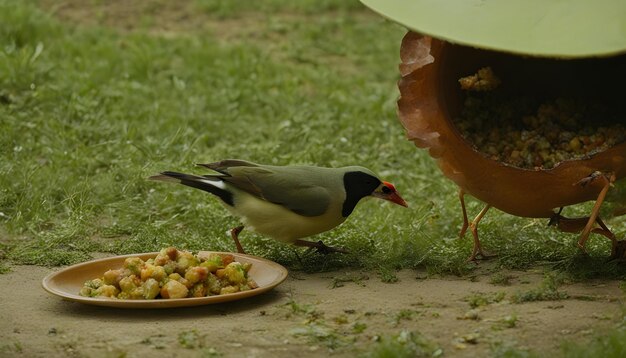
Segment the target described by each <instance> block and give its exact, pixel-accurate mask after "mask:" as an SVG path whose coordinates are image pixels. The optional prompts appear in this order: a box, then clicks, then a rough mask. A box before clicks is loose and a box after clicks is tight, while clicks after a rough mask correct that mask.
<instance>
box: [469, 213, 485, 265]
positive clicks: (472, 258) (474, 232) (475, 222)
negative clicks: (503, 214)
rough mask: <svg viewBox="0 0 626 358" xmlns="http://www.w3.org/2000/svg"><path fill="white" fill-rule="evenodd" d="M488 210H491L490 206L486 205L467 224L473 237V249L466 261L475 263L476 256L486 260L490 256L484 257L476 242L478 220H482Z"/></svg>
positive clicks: (478, 241)
mask: <svg viewBox="0 0 626 358" xmlns="http://www.w3.org/2000/svg"><path fill="white" fill-rule="evenodd" d="M489 208H491V205H489V204H487V205H486V206H485V207H484V208H483V210H481V211H480V213H478V215H477V216H476V217H475V218H474V220H473V221H472V222H471V223H470V224H469V227H470V230H471V231H472V236H473V237H474V249H473V250H472V255H471V256H470V257H469V258H468V259H467V261H476V256H478V255H480V256H481V257H482V258H487V257H489V256H490V255H486V254H485V253H484V252H483V248H482V247H481V246H480V240H478V223H479V222H480V220H482V218H483V216H485V214H486V213H487V211H488V210H489Z"/></svg>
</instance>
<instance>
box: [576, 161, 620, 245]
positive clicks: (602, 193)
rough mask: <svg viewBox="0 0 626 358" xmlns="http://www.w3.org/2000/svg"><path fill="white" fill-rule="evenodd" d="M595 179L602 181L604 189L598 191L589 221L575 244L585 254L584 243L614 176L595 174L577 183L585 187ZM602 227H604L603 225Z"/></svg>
mask: <svg viewBox="0 0 626 358" xmlns="http://www.w3.org/2000/svg"><path fill="white" fill-rule="evenodd" d="M597 178H602V179H604V181H605V184H604V187H602V190H601V191H600V194H598V199H596V203H595V205H594V206H593V209H592V210H591V215H590V216H589V220H587V224H586V225H585V228H584V229H583V232H582V233H581V234H580V239H579V240H578V243H577V246H578V248H579V249H580V250H582V251H583V252H586V251H585V243H586V242H587V239H589V234H590V233H591V231H592V229H593V225H594V224H595V223H596V221H597V219H598V213H599V212H600V206H602V202H604V198H605V197H606V193H607V192H608V191H609V188H610V187H611V185H612V184H613V182H614V181H615V174H613V173H611V174H602V173H600V174H598V173H597V172H596V173H593V174H591V175H590V176H589V177H587V178H584V179H582V180H581V181H579V183H580V185H582V186H585V185H587V184H589V183H590V182H591V181H593V180H595V179H597ZM600 222H602V220H600ZM598 223H599V222H598ZM602 225H604V223H603V224H602ZM602 225H601V226H602ZM605 227H606V226H605ZM607 230H608V229H607ZM611 235H612V234H611Z"/></svg>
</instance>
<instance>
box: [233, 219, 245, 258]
mask: <svg viewBox="0 0 626 358" xmlns="http://www.w3.org/2000/svg"><path fill="white" fill-rule="evenodd" d="M241 230H243V225H242V226H237V227H236V228H233V229H232V230H230V236H231V237H232V238H233V241H234V242H235V245H236V246H237V252H238V253H240V254H245V253H246V252H245V251H243V247H241V243H239V233H240V232H241Z"/></svg>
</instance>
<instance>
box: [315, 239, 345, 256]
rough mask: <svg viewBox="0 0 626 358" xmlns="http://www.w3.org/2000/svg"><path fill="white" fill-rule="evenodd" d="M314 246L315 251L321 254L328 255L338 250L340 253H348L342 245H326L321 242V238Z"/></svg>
mask: <svg viewBox="0 0 626 358" xmlns="http://www.w3.org/2000/svg"><path fill="white" fill-rule="evenodd" d="M315 248H316V249H317V250H316V251H317V252H318V253H320V254H322V255H328V254H330V253H333V252H339V253H342V254H347V253H348V250H346V249H344V248H342V247H333V246H327V245H326V244H325V243H323V242H322V240H320V241H318V242H317V243H316V245H315Z"/></svg>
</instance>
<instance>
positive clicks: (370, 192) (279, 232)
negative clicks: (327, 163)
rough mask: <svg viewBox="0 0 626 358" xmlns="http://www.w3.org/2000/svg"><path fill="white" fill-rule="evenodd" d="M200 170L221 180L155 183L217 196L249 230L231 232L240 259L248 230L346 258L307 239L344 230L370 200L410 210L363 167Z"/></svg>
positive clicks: (184, 177)
mask: <svg viewBox="0 0 626 358" xmlns="http://www.w3.org/2000/svg"><path fill="white" fill-rule="evenodd" d="M197 165H198V166H201V167H204V168H208V169H210V170H212V171H214V172H215V173H216V174H208V175H194V174H185V173H179V172H173V171H163V172H161V173H160V174H158V175H154V176H151V177H150V178H149V179H151V180H157V181H168V182H176V183H180V184H182V185H185V186H189V187H192V188H196V189H200V190H203V191H206V192H208V193H210V194H213V195H215V196H216V197H217V198H218V199H219V200H220V201H221V204H223V206H224V207H225V208H226V209H227V210H228V211H229V212H230V213H231V214H232V215H234V216H236V217H239V218H240V220H241V222H242V224H243V225H241V226H237V227H235V228H233V229H231V230H230V234H231V237H232V239H233V241H234V243H235V246H236V247H237V251H238V252H239V253H245V250H244V249H243V247H242V245H241V243H240V242H239V234H240V232H241V231H242V230H243V229H244V228H246V229H248V230H251V231H254V232H257V233H259V234H261V235H264V236H267V237H270V238H273V239H275V240H277V241H280V242H284V243H290V244H293V245H295V246H304V247H309V248H310V249H316V250H317V251H318V252H320V253H324V254H326V253H330V252H343V253H345V252H347V251H346V250H344V249H342V248H335V247H330V246H326V245H325V244H324V243H323V242H322V241H317V242H313V241H308V240H303V238H306V237H309V236H313V235H316V234H319V233H322V232H325V231H328V230H331V229H333V228H335V227H337V226H338V225H340V224H342V223H343V222H344V221H345V220H346V218H347V217H348V216H349V215H350V214H351V213H352V211H353V210H354V208H355V207H356V205H357V204H358V203H359V201H360V200H361V199H363V198H366V197H374V198H379V199H383V200H386V201H389V202H392V203H394V204H397V205H400V206H404V207H408V205H407V203H406V201H405V200H404V199H403V198H402V197H401V196H400V194H399V193H398V191H397V190H396V188H395V186H394V185H393V184H391V183H389V182H386V181H382V180H381V179H379V178H378V177H377V176H376V174H374V173H373V172H372V171H371V170H369V169H367V168H364V167H361V166H347V167H341V168H325V167H316V166H275V165H262V164H256V163H252V162H249V161H245V160H240V159H226V160H221V161H218V162H214V163H208V164H197Z"/></svg>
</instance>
